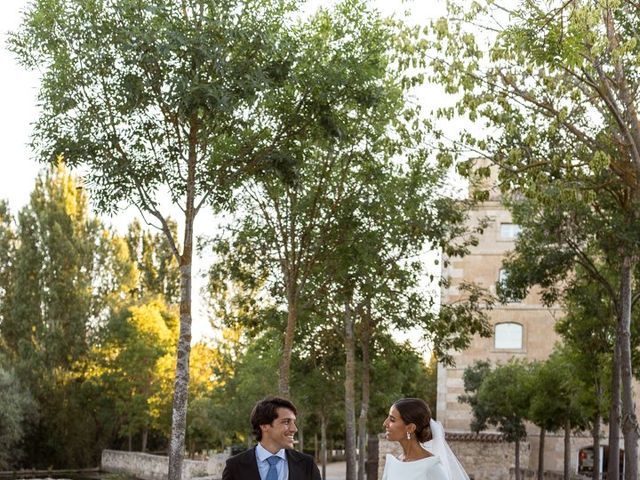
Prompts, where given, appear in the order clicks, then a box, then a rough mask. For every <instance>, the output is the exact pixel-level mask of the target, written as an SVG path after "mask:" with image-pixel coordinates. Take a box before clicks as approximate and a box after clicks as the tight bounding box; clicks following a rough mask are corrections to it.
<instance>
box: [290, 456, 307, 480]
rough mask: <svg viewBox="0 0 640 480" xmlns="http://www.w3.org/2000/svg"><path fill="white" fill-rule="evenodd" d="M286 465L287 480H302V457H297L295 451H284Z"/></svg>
mask: <svg viewBox="0 0 640 480" xmlns="http://www.w3.org/2000/svg"><path fill="white" fill-rule="evenodd" d="M286 452H287V463H288V465H289V480H303V479H304V468H303V465H302V463H301V460H302V457H301V456H300V455H297V452H296V451H295V450H288V449H287V450H286Z"/></svg>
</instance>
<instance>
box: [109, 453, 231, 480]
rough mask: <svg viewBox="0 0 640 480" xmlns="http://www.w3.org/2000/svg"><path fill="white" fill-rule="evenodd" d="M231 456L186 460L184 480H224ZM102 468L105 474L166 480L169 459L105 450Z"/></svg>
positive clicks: (143, 479) (219, 455)
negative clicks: (227, 461)
mask: <svg viewBox="0 0 640 480" xmlns="http://www.w3.org/2000/svg"><path fill="white" fill-rule="evenodd" d="M228 457H229V455H227V454H216V455H213V456H212V457H210V458H209V459H208V460H186V459H185V460H184V461H183V462H182V478H183V479H184V480H188V479H195V478H201V477H206V478H207V479H210V480H217V479H220V478H222V470H223V469H224V465H225V461H226V460H227V458H228ZM100 468H101V469H102V470H103V471H105V472H113V473H124V474H127V475H131V476H133V477H136V478H140V479H142V480H166V479H167V472H168V470H169V459H168V457H165V456H162V455H151V454H149V453H140V452H120V451H117V450H103V451H102V461H101V462H100Z"/></svg>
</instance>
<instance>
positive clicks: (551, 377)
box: [527, 351, 594, 431]
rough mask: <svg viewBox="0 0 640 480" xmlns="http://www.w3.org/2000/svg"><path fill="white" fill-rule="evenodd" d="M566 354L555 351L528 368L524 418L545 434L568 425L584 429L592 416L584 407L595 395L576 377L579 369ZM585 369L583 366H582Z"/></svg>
mask: <svg viewBox="0 0 640 480" xmlns="http://www.w3.org/2000/svg"><path fill="white" fill-rule="evenodd" d="M567 353H568V352H566V351H556V352H554V353H553V354H552V355H551V356H550V357H549V358H548V359H547V360H545V361H544V362H539V363H534V364H533V365H532V366H531V377H532V379H531V393H532V394H531V398H530V402H531V403H530V406H529V412H528V414H527V418H528V419H529V420H530V421H532V422H533V423H534V424H536V425H538V426H539V427H541V428H544V429H545V430H547V431H557V430H560V429H562V428H564V427H565V426H566V425H567V424H569V425H571V427H572V428H576V429H580V430H582V429H584V427H585V426H586V422H587V416H588V415H589V414H590V413H591V412H590V411H589V409H588V408H586V407H587V406H586V405H585V400H586V399H587V398H588V397H591V398H593V395H594V392H593V390H591V389H590V388H589V387H590V386H589V385H587V384H585V383H583V382H581V381H580V379H579V378H578V376H577V370H578V367H579V366H578V365H576V363H575V362H574V361H572V360H573V359H572V358H571V357H569V356H568V355H567ZM583 367H584V366H583Z"/></svg>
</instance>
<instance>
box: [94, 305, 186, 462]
mask: <svg viewBox="0 0 640 480" xmlns="http://www.w3.org/2000/svg"><path fill="white" fill-rule="evenodd" d="M177 329H178V319H177V312H176V311H175V310H174V311H172V310H171V309H170V308H168V307H167V306H166V304H165V303H164V301H163V300H162V299H161V298H151V299H148V300H147V301H146V302H141V303H139V304H133V305H128V306H126V307H124V308H122V309H121V310H120V311H118V312H115V314H114V315H113V316H112V318H110V320H109V322H108V323H107V324H106V325H105V326H104V328H103V331H104V333H103V335H102V338H101V341H100V342H99V350H100V351H99V352H96V354H97V358H98V362H100V363H102V365H100V367H99V368H98V371H100V372H103V373H102V379H101V383H103V384H106V385H110V386H111V388H110V392H109V394H110V397H111V398H112V399H113V402H114V405H115V409H116V413H117V419H118V426H119V429H120V433H121V434H122V435H124V436H126V437H127V438H128V447H129V450H130V451H131V450H132V439H133V436H134V435H136V434H140V438H141V447H140V451H142V452H144V451H146V450H147V439H148V434H149V431H150V429H151V428H152V427H155V426H156V425H157V421H158V419H159V418H160V417H161V416H166V414H167V413H168V406H169V405H168V403H167V399H168V398H169V397H170V394H169V392H170V390H168V389H167V388H164V389H163V388H162V387H163V383H165V384H166V381H165V382H163V379H162V374H163V369H162V368H160V362H161V361H162V359H163V357H173V353H174V352H173V347H174V345H175V337H176V335H177ZM164 373H165V374H166V373H168V372H164Z"/></svg>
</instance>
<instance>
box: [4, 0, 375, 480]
mask: <svg viewBox="0 0 640 480" xmlns="http://www.w3.org/2000/svg"><path fill="white" fill-rule="evenodd" d="M295 5H296V2H293V1H292V2H272V1H268V0H252V1H250V2H246V1H237V0H229V1H223V2H219V1H212V0H199V1H197V2H194V3H189V4H187V3H182V4H178V3H175V2H172V1H163V2H157V1H155V2H146V3H142V4H141V3H140V2H138V1H132V0H118V1H114V2H108V3H107V2H101V3H99V4H96V3H94V2H81V3H78V2H75V1H64V0H60V1H54V2H51V1H50V0H40V1H37V2H35V3H34V4H32V6H31V7H30V8H29V9H28V10H27V12H26V15H25V19H24V22H23V24H22V27H21V29H20V31H19V32H18V33H17V34H14V35H13V36H12V37H11V46H12V48H13V50H14V51H15V52H16V53H17V54H18V56H19V58H20V59H21V61H22V62H23V63H24V64H25V65H26V66H28V67H41V68H42V71H43V80H42V86H41V92H40V99H41V103H42V107H43V108H42V114H41V116H40V119H39V120H38V122H37V124H36V127H35V133H34V139H36V141H35V146H36V147H37V151H38V152H39V155H40V157H41V158H44V159H53V158H55V157H56V156H58V155H64V157H65V159H66V160H67V161H68V162H69V164H70V165H73V166H76V165H83V166H85V167H86V170H87V184H88V185H89V186H91V187H92V189H93V191H94V194H95V199H96V204H97V206H98V207H99V208H100V209H102V210H105V211H113V210H114V209H116V208H117V206H118V205H119V204H120V203H121V202H125V203H129V204H133V205H135V206H136V207H138V208H139V209H140V211H141V212H142V213H143V214H144V215H147V216H149V218H150V219H151V220H153V221H154V222H156V225H157V226H158V227H159V228H161V229H162V231H163V232H164V234H165V235H166V237H167V241H168V243H169V246H170V248H171V250H172V252H173V254H174V256H175V257H176V261H177V262H178V264H179V266H180V279H181V281H180V285H181V287H180V288H181V296H180V315H181V318H180V325H181V328H180V335H179V339H178V348H177V362H176V384H175V385H176V386H175V390H174V408H173V417H172V425H173V427H172V433H171V442H170V453H169V456H170V462H169V478H170V479H171V480H176V479H178V478H180V475H181V465H182V458H183V452H184V438H185V428H186V412H187V390H188V382H189V354H190V341H191V275H192V273H191V272H192V259H193V228H194V221H195V218H196V215H197V213H198V212H199V211H200V209H201V208H202V207H203V206H205V205H207V204H213V205H214V206H215V208H216V209H218V210H219V209H222V208H224V207H225V206H227V205H228V201H229V199H230V198H231V192H232V191H233V188H234V187H235V186H237V185H239V184H240V183H241V182H242V181H243V179H245V178H246V177H247V176H250V175H251V174H254V173H255V172H258V171H265V170H269V169H275V170H278V171H281V172H282V173H283V175H284V176H285V177H287V176H288V177H290V176H291V174H292V173H293V166H294V165H295V164H296V163H297V162H298V161H299V160H301V159H302V150H301V148H302V147H301V146H306V142H307V141H309V140H311V139H317V140H318V141H330V139H331V138H332V137H335V136H337V135H338V133H339V132H338V130H336V128H335V124H334V123H332V122H331V121H330V120H329V119H331V118H334V117H339V116H341V115H344V114H346V112H347V111H348V110H349V108H350V105H352V104H353V101H354V100H355V101H356V102H357V101H366V97H364V98H363V97H362V96H361V95H360V93H361V91H362V87H363V85H362V84H360V83H359V82H360V77H359V76H358V75H354V71H357V69H356V70H350V69H341V70H339V69H336V68H333V66H335V65H334V63H333V62H334V61H338V60H339V59H337V58H328V59H327V62H319V61H317V60H318V59H317V57H316V56H315V54H314V53H315V52H316V51H319V50H321V49H322V45H323V44H326V42H329V41H331V39H330V38H329V37H327V36H326V35H325V33H326V27H327V24H326V23H323V22H319V23H313V22H311V23H309V24H307V25H305V26H301V27H300V28H297V29H294V28H292V27H291V24H292V21H291V18H292V16H293V13H294V7H295ZM339 64H340V63H339V62H338V65H339ZM331 70H333V71H335V72H336V73H339V75H337V76H335V77H334V76H330V77H327V76H326V72H328V71H331ZM327 80H329V81H327ZM328 120H329V121H328ZM162 192H164V193H167V194H168V198H169V199H170V201H171V202H172V203H173V204H175V205H178V206H179V207H180V208H181V210H182V212H183V213H184V218H183V219H182V231H183V240H182V242H181V244H182V247H181V248H179V247H178V242H177V239H176V238H175V236H174V235H173V234H172V232H171V229H170V227H169V223H168V221H167V214H166V212H163V210H162V208H161V206H160V204H161V202H160V199H161V198H162V195H161V193H162Z"/></svg>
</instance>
